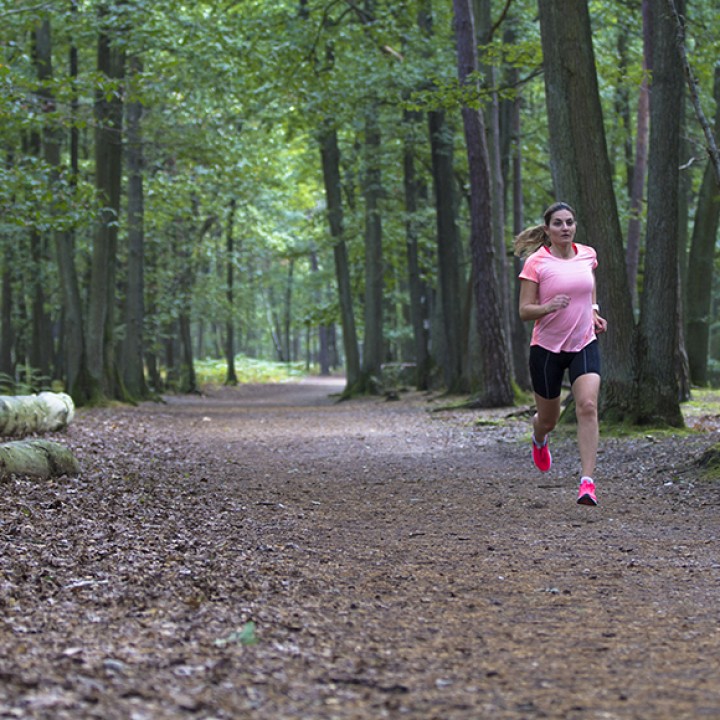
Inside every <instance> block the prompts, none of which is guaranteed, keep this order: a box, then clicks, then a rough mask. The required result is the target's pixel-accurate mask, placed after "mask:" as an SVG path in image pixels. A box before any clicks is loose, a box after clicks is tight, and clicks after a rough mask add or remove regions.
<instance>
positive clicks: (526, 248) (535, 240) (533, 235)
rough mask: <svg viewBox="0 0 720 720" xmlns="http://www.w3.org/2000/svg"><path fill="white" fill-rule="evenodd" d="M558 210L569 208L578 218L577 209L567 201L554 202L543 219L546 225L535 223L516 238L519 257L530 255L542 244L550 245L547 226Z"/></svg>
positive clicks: (515, 246)
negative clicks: (546, 230) (546, 231)
mask: <svg viewBox="0 0 720 720" xmlns="http://www.w3.org/2000/svg"><path fill="white" fill-rule="evenodd" d="M558 210H568V211H569V212H571V213H572V216H573V218H574V219H575V220H577V216H576V215H575V211H574V210H573V209H572V208H571V207H570V206H569V205H568V204H567V203H566V202H554V203H553V204H552V205H551V206H550V207H549V208H548V209H547V210H546V211H545V212H544V213H543V220H544V221H545V225H534V226H533V227H529V228H527V229H525V230H523V231H522V232H521V233H520V234H519V235H518V236H517V237H516V238H515V241H514V243H513V247H514V248H515V254H516V255H517V256H518V257H521V258H525V257H527V256H528V255H531V254H532V253H534V252H535V251H536V250H537V249H538V248H539V247H540V246H541V245H550V241H549V240H548V236H547V234H546V233H545V228H546V227H547V226H548V225H549V224H550V221H551V220H552V216H553V215H554V214H555V213H556V212H557V211H558Z"/></svg>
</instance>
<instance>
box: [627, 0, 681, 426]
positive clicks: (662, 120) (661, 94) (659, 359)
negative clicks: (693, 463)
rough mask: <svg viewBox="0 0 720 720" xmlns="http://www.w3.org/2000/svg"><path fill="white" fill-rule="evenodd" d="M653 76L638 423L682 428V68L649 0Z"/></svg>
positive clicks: (662, 17) (664, 18) (666, 25)
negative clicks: (679, 350) (679, 367)
mask: <svg viewBox="0 0 720 720" xmlns="http://www.w3.org/2000/svg"><path fill="white" fill-rule="evenodd" d="M650 12H651V16H652V27H653V75H652V85H651V89H650V151H649V156H648V174H649V176H650V177H651V178H653V182H652V183H650V184H649V186H648V220H647V237H646V241H645V246H646V258H645V273H644V277H643V295H642V299H641V318H640V326H639V346H638V350H639V354H638V358H639V388H638V389H639V396H638V405H637V414H636V421H637V422H639V423H653V424H655V423H667V424H668V425H671V426H673V427H682V425H683V424H684V422H683V416H682V412H681V411H680V402H679V386H678V378H677V374H676V362H675V353H676V349H677V347H678V332H677V330H678V325H677V323H676V322H675V317H676V308H677V303H678V234H679V228H678V218H679V215H678V203H679V198H678V193H679V166H680V114H679V112H678V108H681V107H682V103H683V76H682V68H681V67H680V64H679V63H678V62H677V60H676V58H675V53H674V49H673V48H674V45H675V36H676V34H675V26H674V22H673V19H672V17H671V16H670V13H669V11H668V7H667V3H666V1H665V0H651V2H650Z"/></svg>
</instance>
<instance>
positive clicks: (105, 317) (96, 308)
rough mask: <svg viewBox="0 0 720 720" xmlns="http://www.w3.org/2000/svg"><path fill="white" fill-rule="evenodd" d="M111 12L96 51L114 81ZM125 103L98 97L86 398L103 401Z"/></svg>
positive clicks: (117, 57)
mask: <svg viewBox="0 0 720 720" xmlns="http://www.w3.org/2000/svg"><path fill="white" fill-rule="evenodd" d="M107 12H108V10H107V8H106V7H102V8H101V9H100V11H99V17H100V26H101V30H100V35H99V37H98V48H97V69H98V72H99V73H101V74H102V75H104V76H105V77H107V78H108V79H110V80H115V81H118V82H119V81H120V80H121V79H122V77H123V75H124V68H125V59H124V53H123V51H122V50H120V49H118V48H115V47H113V43H112V38H111V36H110V35H109V32H110V29H109V28H108V27H106V25H107V23H106V22H105V19H106V15H107ZM122 114H123V108H122V99H121V95H120V92H119V91H117V92H114V93H113V94H112V96H111V97H110V98H108V97H107V96H106V93H105V91H98V94H97V96H96V99H95V120H96V123H97V127H96V130H95V173H96V187H97V191H98V195H99V197H100V198H101V201H102V203H103V208H102V210H101V212H100V217H99V219H98V223H97V228H96V231H95V238H94V243H93V250H92V261H91V270H90V292H89V299H88V321H87V335H86V348H87V350H86V352H87V362H88V370H89V378H90V387H89V388H87V391H88V392H87V396H88V397H90V398H93V400H94V401H102V400H104V399H105V398H107V397H108V396H111V395H112V394H113V393H114V391H115V389H116V388H115V387H114V373H115V363H114V360H113V358H112V352H113V342H112V336H113V334H114V330H113V322H112V315H113V311H114V308H115V303H114V297H115V287H114V285H115V262H116V253H117V233H118V218H119V215H120V184H121V177H122Z"/></svg>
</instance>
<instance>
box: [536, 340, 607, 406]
mask: <svg viewBox="0 0 720 720" xmlns="http://www.w3.org/2000/svg"><path fill="white" fill-rule="evenodd" d="M565 370H568V372H569V375H570V384H571V385H572V383H574V382H575V380H577V379H578V378H579V377H580V376H581V375H586V374H588V373H597V374H598V375H599V374H600V348H599V347H598V341H597V340H593V341H592V342H591V343H589V344H588V345H586V346H585V347H584V348H583V349H582V350H579V351H578V352H559V353H554V352H550V351H549V350H546V349H545V348H543V347H540V346H539V345H531V346H530V379H531V380H532V385H533V390H534V391H535V392H536V393H537V394H538V395H540V397H544V398H546V399H547V400H552V399H554V398H556V397H559V396H560V391H561V389H562V381H563V376H564V375H565Z"/></svg>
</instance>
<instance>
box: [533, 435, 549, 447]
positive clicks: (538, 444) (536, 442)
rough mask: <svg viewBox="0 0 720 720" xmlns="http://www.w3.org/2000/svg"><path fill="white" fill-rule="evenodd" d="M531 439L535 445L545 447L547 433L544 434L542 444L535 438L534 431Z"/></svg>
mask: <svg viewBox="0 0 720 720" xmlns="http://www.w3.org/2000/svg"><path fill="white" fill-rule="evenodd" d="M532 439H533V442H534V443H535V447H539V448H541V447H545V446H546V445H547V441H548V439H547V435H546V436H545V442H543V444H542V445H541V444H540V443H539V442H538V441H537V440H536V439H535V433H533V436H532Z"/></svg>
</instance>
